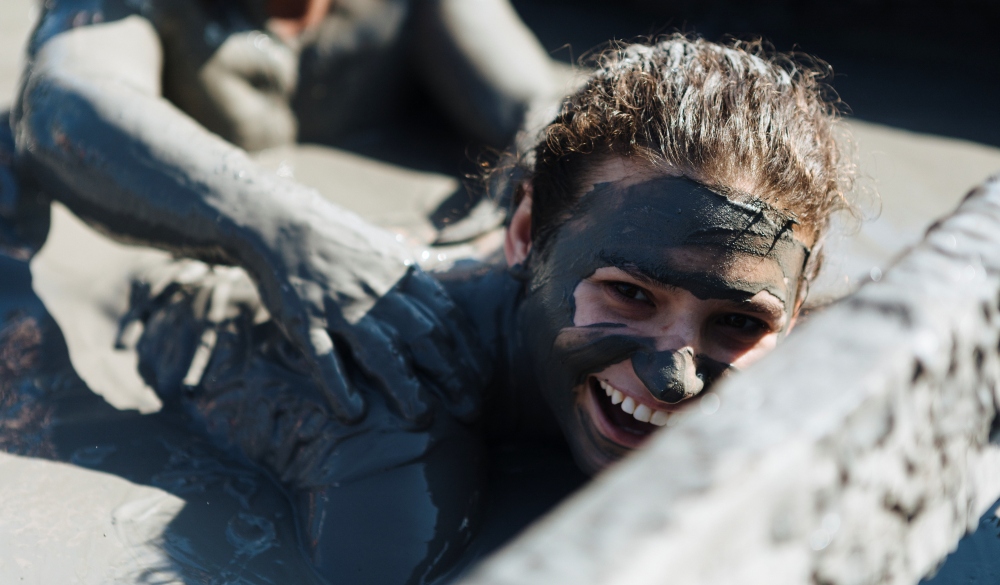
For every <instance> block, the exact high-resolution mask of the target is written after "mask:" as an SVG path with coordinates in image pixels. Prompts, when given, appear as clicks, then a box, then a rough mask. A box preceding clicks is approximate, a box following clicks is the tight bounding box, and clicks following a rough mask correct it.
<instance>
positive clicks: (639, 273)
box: [611, 263, 785, 320]
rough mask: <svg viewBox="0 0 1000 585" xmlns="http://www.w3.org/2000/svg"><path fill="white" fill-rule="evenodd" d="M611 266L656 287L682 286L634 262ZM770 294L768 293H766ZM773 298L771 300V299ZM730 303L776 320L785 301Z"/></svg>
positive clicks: (756, 299)
mask: <svg viewBox="0 0 1000 585" xmlns="http://www.w3.org/2000/svg"><path fill="white" fill-rule="evenodd" d="M611 267H612V268H617V269H618V270H621V271H622V272H624V273H625V274H628V275H629V276H631V277H632V278H634V279H636V280H638V281H639V282H641V283H643V284H645V285H647V286H651V287H657V288H663V289H668V290H671V289H672V290H677V289H683V288H684V287H682V286H678V285H676V284H673V283H670V282H666V281H664V280H663V278H662V277H657V275H656V274H653V273H650V272H648V271H646V270H643V269H642V268H641V267H639V266H637V265H635V264H631V263H630V264H615V265H612V266H611ZM768 296H770V295H768ZM772 299H773V300H772ZM726 302H727V303H729V304H731V305H732V307H733V308H734V309H737V310H741V311H752V312H755V313H760V314H763V315H767V316H768V317H769V318H772V319H775V320H778V319H781V318H782V316H783V315H784V314H785V303H784V302H783V301H782V300H781V299H779V298H777V297H771V298H770V299H769V298H752V299H747V300H744V301H726Z"/></svg>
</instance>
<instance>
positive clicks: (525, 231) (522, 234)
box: [503, 181, 532, 268]
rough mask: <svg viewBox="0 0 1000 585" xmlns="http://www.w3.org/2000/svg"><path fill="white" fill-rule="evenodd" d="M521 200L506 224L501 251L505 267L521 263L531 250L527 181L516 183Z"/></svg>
mask: <svg viewBox="0 0 1000 585" xmlns="http://www.w3.org/2000/svg"><path fill="white" fill-rule="evenodd" d="M518 190H519V191H520V192H521V201H520V203H518V204H517V209H515V210H514V215H512V216H511V218H510V223H509V224H508V225H507V233H506V234H505V236H504V241H503V253H504V256H506V257H507V267H508V268H509V267H512V266H514V265H515V264H523V263H524V261H525V259H526V258H527V257H528V252H530V251H531V196H532V188H531V183H530V182H529V181H524V182H522V183H521V184H520V185H518Z"/></svg>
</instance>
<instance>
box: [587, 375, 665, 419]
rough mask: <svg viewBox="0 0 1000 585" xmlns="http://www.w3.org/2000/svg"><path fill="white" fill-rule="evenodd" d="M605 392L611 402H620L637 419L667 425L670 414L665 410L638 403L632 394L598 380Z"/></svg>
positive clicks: (623, 408)
mask: <svg viewBox="0 0 1000 585" xmlns="http://www.w3.org/2000/svg"><path fill="white" fill-rule="evenodd" d="M598 383H600V385H601V388H603V389H604V393H605V394H607V395H608V396H609V397H610V398H611V404H620V405H621V409H622V410H624V411H625V412H627V413H628V414H631V415H632V417H633V418H635V420H637V421H639V422H644V423H650V424H654V425H656V426H658V427H663V426H666V425H667V420H669V419H670V414H669V413H667V412H666V411H663V410H656V409H655V408H652V407H650V406H646V405H645V404H638V403H637V402H636V401H635V399H634V398H632V397H631V396H626V395H625V393H624V392H622V391H621V390H619V389H617V388H615V387H614V386H612V385H611V384H609V383H607V382H605V381H604V380H598Z"/></svg>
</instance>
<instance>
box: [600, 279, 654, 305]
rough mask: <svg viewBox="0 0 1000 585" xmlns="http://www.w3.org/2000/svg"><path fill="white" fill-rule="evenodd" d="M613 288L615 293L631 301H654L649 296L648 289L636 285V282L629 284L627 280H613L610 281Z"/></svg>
mask: <svg viewBox="0 0 1000 585" xmlns="http://www.w3.org/2000/svg"><path fill="white" fill-rule="evenodd" d="M610 286H611V288H612V290H614V292H615V294H616V295H618V296H620V297H622V298H625V299H628V300H630V301H639V302H642V303H652V301H651V300H650V298H649V296H647V295H646V291H644V290H642V289H641V288H639V287H637V286H635V285H634V284H629V283H627V282H612V283H610Z"/></svg>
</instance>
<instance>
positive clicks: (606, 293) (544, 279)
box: [521, 177, 809, 472]
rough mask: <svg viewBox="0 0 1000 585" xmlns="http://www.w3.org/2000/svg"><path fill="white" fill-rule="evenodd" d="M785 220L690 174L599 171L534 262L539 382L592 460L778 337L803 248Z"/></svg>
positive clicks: (529, 306)
mask: <svg viewBox="0 0 1000 585" xmlns="http://www.w3.org/2000/svg"><path fill="white" fill-rule="evenodd" d="M793 225H794V222H793V221H792V220H791V218H790V217H789V216H787V215H785V214H783V213H781V212H779V211H777V210H775V209H773V208H771V207H769V206H768V205H766V204H765V203H763V202H761V201H756V200H752V199H751V200H750V201H749V202H737V201H732V200H730V199H728V198H726V197H725V196H723V195H720V194H717V193H715V192H713V191H711V190H709V189H708V188H707V187H705V186H703V185H701V184H699V183H696V182H694V181H691V180H689V179H685V178H677V177H665V178H657V179H652V180H648V181H645V182H641V183H638V184H631V185H629V184H628V183H626V182H625V181H624V180H621V181H615V182H609V183H601V184H597V185H595V186H594V188H593V190H592V191H590V192H589V193H587V194H586V195H584V196H583V197H582V198H581V200H580V202H579V203H578V204H577V205H576V207H575V208H574V209H573V210H572V211H571V213H570V216H569V218H568V220H567V221H566V222H565V224H563V225H562V226H561V227H560V228H559V230H558V232H557V233H556V234H555V235H553V236H552V239H551V240H550V241H549V242H548V244H547V246H546V247H545V249H544V250H543V251H542V252H540V253H538V252H537V251H536V252H532V255H531V256H530V257H529V260H528V269H529V271H530V282H529V286H528V290H527V293H526V296H525V300H524V302H523V304H522V308H521V311H522V315H521V331H522V334H523V335H524V336H525V337H524V343H525V345H526V347H527V349H528V353H529V355H530V356H531V359H532V361H533V363H532V364H531V367H532V368H533V370H534V374H535V379H536V380H537V381H538V383H539V389H540V392H541V393H542V394H543V395H544V396H545V399H546V401H547V403H548V404H549V406H550V407H551V408H552V410H553V412H554V413H555V414H556V416H557V418H558V419H559V423H560V425H561V427H562V430H563V432H564V434H565V435H566V437H567V439H568V441H569V443H570V446H571V448H572V449H573V452H574V455H575V456H576V458H577V461H578V463H579V464H580V465H581V467H583V468H584V469H585V470H587V471H590V472H595V471H597V470H599V469H601V468H603V467H604V466H606V465H607V464H608V463H610V462H612V461H614V460H616V459H618V458H619V457H621V456H622V455H623V454H624V453H626V452H627V451H628V450H629V449H632V448H634V447H636V446H637V445H639V444H640V443H641V442H642V441H643V440H644V439H645V438H646V437H647V436H648V435H649V434H650V433H652V432H653V431H654V430H656V429H657V428H658V427H660V426H664V425H665V424H666V423H667V421H668V420H669V418H670V416H671V413H674V412H676V411H677V410H678V409H679V408H680V404H681V403H682V402H683V401H685V400H687V399H689V398H691V397H693V396H697V395H698V394H700V393H702V392H704V391H705V390H706V389H708V388H709V387H710V386H711V385H712V383H713V382H714V381H715V380H717V379H718V378H719V377H720V376H722V375H724V374H725V373H726V372H727V371H729V370H732V369H736V368H739V367H741V366H745V365H747V364H749V363H750V362H752V361H753V360H755V359H757V358H759V357H760V356H761V355H762V354H764V353H766V352H767V351H769V350H770V349H771V348H773V347H774V346H775V344H776V343H777V340H778V338H779V337H780V336H782V335H783V334H784V333H785V331H786V330H787V328H788V326H789V324H790V322H791V318H792V313H793V311H794V310H795V307H796V298H795V297H796V293H797V289H798V285H799V280H800V277H801V274H802V270H803V267H804V265H805V262H806V259H807V258H808V254H809V252H808V249H807V248H806V247H805V246H804V245H803V244H802V243H801V242H799V241H798V240H797V239H795V237H794V234H793V229H792V227H793Z"/></svg>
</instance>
